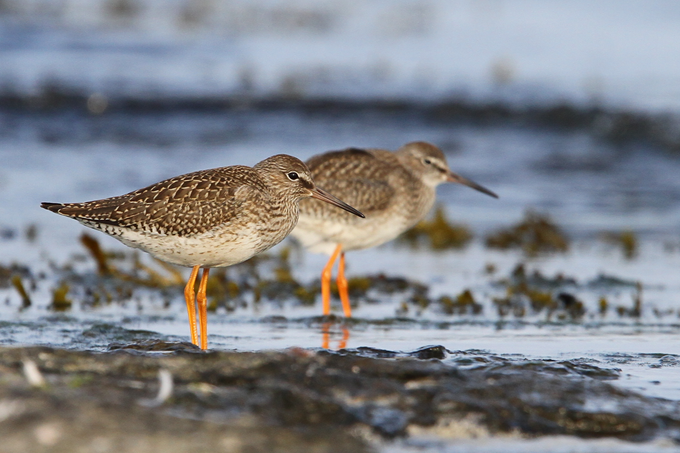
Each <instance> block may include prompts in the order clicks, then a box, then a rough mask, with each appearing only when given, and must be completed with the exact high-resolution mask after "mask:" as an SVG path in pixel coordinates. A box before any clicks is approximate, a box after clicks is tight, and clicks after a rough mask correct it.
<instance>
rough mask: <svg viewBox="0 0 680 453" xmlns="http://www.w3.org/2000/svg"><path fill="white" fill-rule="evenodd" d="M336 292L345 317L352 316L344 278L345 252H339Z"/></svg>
mask: <svg viewBox="0 0 680 453" xmlns="http://www.w3.org/2000/svg"><path fill="white" fill-rule="evenodd" d="M337 282H338V293H339V294H340V300H341V301H342V310H343V311H344V312H345V317H346V318H351V317H352V307H351V306H350V304H349V294H348V287H349V285H348V284H347V279H346V278H345V252H342V253H341V254H340V261H339V262H338V280H337Z"/></svg>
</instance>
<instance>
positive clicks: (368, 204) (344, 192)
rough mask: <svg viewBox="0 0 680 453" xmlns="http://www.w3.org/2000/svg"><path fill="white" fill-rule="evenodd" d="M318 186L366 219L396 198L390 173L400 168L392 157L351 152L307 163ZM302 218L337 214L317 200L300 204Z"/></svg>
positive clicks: (336, 153)
mask: <svg viewBox="0 0 680 453" xmlns="http://www.w3.org/2000/svg"><path fill="white" fill-rule="evenodd" d="M307 166H308V167H309V169H310V170H311V172H312V177H313V178H314V182H315V184H316V185H317V186H319V187H320V188H322V189H323V190H325V191H327V192H329V193H331V194H333V195H334V196H336V197H338V198H340V199H341V200H342V201H344V202H345V203H348V204H349V205H351V206H354V207H355V208H357V209H358V210H360V211H361V212H363V213H364V214H366V215H367V216H369V215H370V214H371V213H372V212H375V211H380V210H383V209H385V208H386V207H387V206H388V205H389V203H390V202H391V201H392V199H393V197H394V195H395V188H394V187H393V186H392V185H391V178H390V177H389V176H390V173H392V172H394V171H398V170H399V168H398V166H397V165H396V164H395V162H394V161H393V160H392V153H389V152H387V151H383V152H382V153H379V152H378V150H363V149H356V148H350V149H346V150H343V151H332V152H328V153H324V154H320V155H317V156H314V157H312V158H311V159H309V160H308V161H307ZM301 212H302V214H304V215H319V216H328V215H334V214H338V215H341V216H343V215H344V213H342V212H340V210H338V209H337V208H334V207H333V206H330V205H328V204H327V203H319V202H318V200H304V203H301Z"/></svg>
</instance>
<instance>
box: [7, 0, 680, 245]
mask: <svg viewBox="0 0 680 453" xmlns="http://www.w3.org/2000/svg"><path fill="white" fill-rule="evenodd" d="M679 20H680V5H678V4H677V2H675V1H672V0H668V1H665V0H654V1H650V2H644V3H642V2H636V1H632V0H630V1H627V0H623V1H621V0H610V1H607V0H603V1H599V2H589V1H585V0H584V1H572V2H566V3H565V2H542V1H538V0H526V1H523V0H517V1H503V0H480V1H471V0H458V1H448V0H420V1H407V0H401V1H391V0H390V1H388V0H385V1H374V2H353V1H343V0H334V1H316V0H315V1H312V0H287V1H277V0H247V1H246V0H229V1H228V0H171V1H170V0H31V1H23V0H21V1H20V0H2V2H0V155H1V156H2V161H3V162H2V165H1V166H0V196H2V199H3V203H2V205H1V206H0V226H1V227H3V228H5V229H7V228H9V229H12V228H16V227H17V226H20V225H22V224H28V223H31V222H39V223H42V222H43V220H44V219H45V218H46V217H45V213H44V212H40V210H38V209H36V208H35V206H36V205H37V203H38V202H40V201H44V200H60V201H68V200H83V199H92V198H98V197H106V196H111V195H113V194H117V193H122V192H127V191H129V190H132V189H136V188H138V187H141V186H145V185H148V184H149V183H152V182H155V181H157V180H159V179H163V178H165V177H169V176H172V175H176V174H180V173H185V172H188V171H192V170H196V169H200V168H207V167H214V166H222V165H233V164H237V163H238V164H249V165H250V164H253V163H255V162H257V161H258V160H260V159H262V158H264V157H266V156H268V155H271V154H274V153H279V152H285V153H289V154H293V155H296V156H298V157H301V158H303V159H305V158H308V157H310V156H311V155H313V154H316V153H319V152H323V151H327V150H331V149H341V148H345V147H349V146H358V147H384V148H389V149H395V148H397V147H399V146H400V145H402V144H404V143H405V142H407V141H410V140H428V141H431V142H433V143H435V144H437V145H439V146H440V147H442V148H443V149H444V150H445V151H446V153H447V154H448V156H449V160H450V162H451V166H452V168H454V170H455V171H458V172H460V173H462V174H464V175H467V176H469V177H471V178H474V179H476V180H479V182H480V183H482V184H485V185H487V186H489V187H491V188H492V189H493V190H495V191H496V192H498V193H499V194H501V197H502V198H501V201H500V202H492V201H491V200H486V199H480V197H479V195H478V194H476V193H472V192H471V191H467V190H462V189H461V188H460V187H444V188H442V189H441V191H440V198H441V200H442V201H443V202H444V203H446V204H447V205H448V206H450V210H451V211H452V216H453V218H454V219H457V220H460V221H462V222H464V223H467V224H469V225H471V226H472V227H474V228H475V229H481V230H482V231H483V230H485V229H487V230H488V229H489V228H492V227H494V226H497V225H498V224H500V223H503V222H508V221H509V220H516V219H519V218H520V217H521V215H522V212H524V210H526V209H527V208H536V209H539V210H543V211H546V212H549V213H550V214H551V215H553V216H554V217H555V218H556V219H558V221H559V222H560V223H562V224H564V225H565V227H566V228H568V230H569V231H570V232H571V233H572V234H575V235H585V236H588V235H591V236H592V235H594V234H595V233H596V232H597V231H600V230H602V229H617V228H630V229H633V230H634V231H636V232H637V233H639V234H643V235H648V236H654V237H659V236H663V237H664V238H665V239H668V237H671V238H675V237H677V227H678V223H679V221H680V209H679V208H678V207H679V206H680V203H678V201H680V180H679V178H677V176H676V175H677V171H678V168H679V166H678V158H677V154H678V151H679V150H680V121H679V120H678V115H677V114H678V110H679V109H680V83H679V82H680V59H679V58H678V55H680V27H678V26H677V24H678V21H679ZM36 182H39V183H36ZM453 211H455V214H453ZM54 223H57V224H58V225H61V223H59V220H55V219H54V218H50V224H54ZM64 224H65V225H67V224H68V223H64Z"/></svg>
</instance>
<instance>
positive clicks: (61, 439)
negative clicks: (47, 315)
mask: <svg viewBox="0 0 680 453" xmlns="http://www.w3.org/2000/svg"><path fill="white" fill-rule="evenodd" d="M110 349H111V350H110V351H108V352H104V353H94V352H82V351H81V352H76V351H68V350H59V349H51V348H2V349H1V350H0V369H1V370H2V374H1V379H0V416H1V417H2V423H0V436H1V437H2V439H3V449H4V451H7V452H20V451H70V452H73V451H94V450H96V451H123V450H124V451H140V452H141V451H161V450H162V451H165V452H175V451H187V450H188V449H191V450H192V451H204V450H205V451H207V450H211V451H222V450H225V451H226V450H228V451H243V452H246V451H247V452H260V451H261V452H271V451H319V452H335V451H355V452H361V451H370V450H371V449H372V447H371V439H373V440H375V439H383V440H390V439H394V438H399V437H402V436H405V435H407V434H408V433H409V432H410V431H413V430H418V429H439V430H441V429H442V428H444V429H448V430H450V431H451V432H457V433H458V435H459V436H461V437H474V436H487V435H489V434H496V435H498V434H503V433H505V434H513V435H519V436H527V437H531V436H540V435H547V434H569V435H576V436H581V437H588V438H597V437H611V436H614V437H617V438H621V439H626V440H631V441H644V440H649V439H652V438H654V437H655V436H657V435H658V434H659V433H660V432H661V431H663V432H664V433H665V436H668V433H674V437H675V438H676V439H680V438H678V435H679V433H680V431H679V430H680V417H679V416H678V413H680V403H677V402H672V401H668V400H663V399H659V398H650V397H644V396H641V395H639V394H637V393H634V392H630V391H625V390H621V389H618V388H616V387H614V386H612V385H610V384H609V383H608V381H609V380H612V379H616V378H618V376H619V374H620V371H619V370H617V369H615V368H600V367H598V366H596V365H593V364H591V363H586V362H585V361H578V360H576V361H554V362H551V361H545V362H541V363H538V362H532V361H527V360H522V359H518V358H514V359H510V358H504V357H501V356H494V355H491V354H488V353H486V354H485V353H482V352H480V351H448V350H446V349H445V348H443V347H441V346H433V347H426V348H422V349H419V350H416V351H413V352H410V353H399V352H394V351H386V350H377V349H372V348H358V349H347V350H340V351H338V352H336V353H331V352H327V351H320V352H313V351H309V350H302V349H289V350H284V351H282V352H256V353H241V352H224V351H220V352H217V351H215V352H209V353H202V352H199V351H196V350H195V349H194V347H193V346H191V345H187V344H181V343H159V342H146V343H136V344H132V345H121V344H118V345H112V346H111V348H110ZM33 364H34V365H36V366H37V369H38V370H39V373H40V375H37V376H38V377H36V372H35V371H34V372H31V371H30V370H27V368H31V367H32V365H33ZM159 370H165V371H164V373H165V372H167V374H169V376H170V377H171V378H170V379H171V381H172V383H173V385H172V389H171V390H169V391H167V385H166V390H164V391H161V393H165V396H163V397H162V398H161V399H162V401H161V399H158V398H160V397H156V394H157V393H158V392H159ZM39 376H42V379H44V381H43V382H40V377H39ZM31 382H32V383H31ZM605 402H606V403H605Z"/></svg>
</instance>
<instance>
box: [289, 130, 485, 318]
mask: <svg viewBox="0 0 680 453" xmlns="http://www.w3.org/2000/svg"><path fill="white" fill-rule="evenodd" d="M307 166H308V167H309V169H310V170H311V172H312V177H313V178H314V181H315V182H316V184H318V185H319V187H323V188H324V190H328V191H330V192H331V193H334V194H336V195H337V196H338V197H340V198H342V199H343V200H345V201H346V202H347V203H349V204H351V205H352V206H354V207H356V208H357V209H359V210H360V211H361V212H363V213H364V214H365V215H366V218H365V219H361V220H360V221H357V220H356V219H355V218H353V216H350V215H347V214H346V213H344V212H342V211H339V210H333V209H329V208H327V207H326V206H325V205H324V204H323V203H317V202H316V201H315V200H303V201H302V202H300V219H299V221H298V224H297V226H296V227H295V229H294V230H293V232H292V235H293V236H294V237H295V238H297V239H298V240H299V241H300V242H301V243H302V245H303V246H305V247H306V248H307V249H309V250H310V251H312V252H317V253H327V254H329V255H330V259H329V260H328V263H327V264H326V266H325V267H324V269H323V272H322V274H321V294H322V300H323V313H324V314H329V313H330V281H331V272H332V269H333V264H334V263H335V261H336V260H337V258H338V256H339V257H340V261H339V263H338V276H337V284H338V292H339V293H340V299H341V300H342V306H343V310H344V313H345V316H348V317H349V316H351V314H352V311H351V307H350V302H349V296H348V292H347V279H346V278H345V251H348V250H359V249H366V248H369V247H375V246H378V245H380V244H383V243H385V242H387V241H391V240H392V239H394V238H396V237H397V236H399V235H400V234H401V233H403V232H404V231H406V230H408V229H409V228H411V227H412V226H414V225H415V224H416V223H417V222H418V221H420V220H421V219H423V218H424V217H425V215H426V214H427V213H428V211H429V210H430V209H431V208H432V205H433V204H434V200H435V195H436V194H435V189H436V188H437V186H438V185H439V184H442V183H445V182H455V183H459V184H463V185H466V186H468V187H472V188H473V189H476V190H478V191H480V192H482V193H485V194H487V195H490V196H492V197H494V198H498V196H497V195H496V194H495V193H493V192H491V191H490V190H488V189H486V188H485V187H482V186H480V185H479V184H477V183H475V182H472V181H470V180H469V179H466V178H464V177H462V176H460V175H457V174H456V173H453V172H452V171H451V170H450V169H449V166H448V164H447V162H446V158H445V157H444V153H443V152H442V150H441V149H439V148H438V147H436V146H434V145H432V144H430V143H426V142H412V143H408V144H406V145H404V146H402V147H401V148H399V149H398V150H397V151H395V152H390V151H387V150H383V149H356V148H349V149H346V150H343V151H331V152H327V153H324V154H319V155H316V156H314V157H312V158H311V159H309V160H308V161H307Z"/></svg>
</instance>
